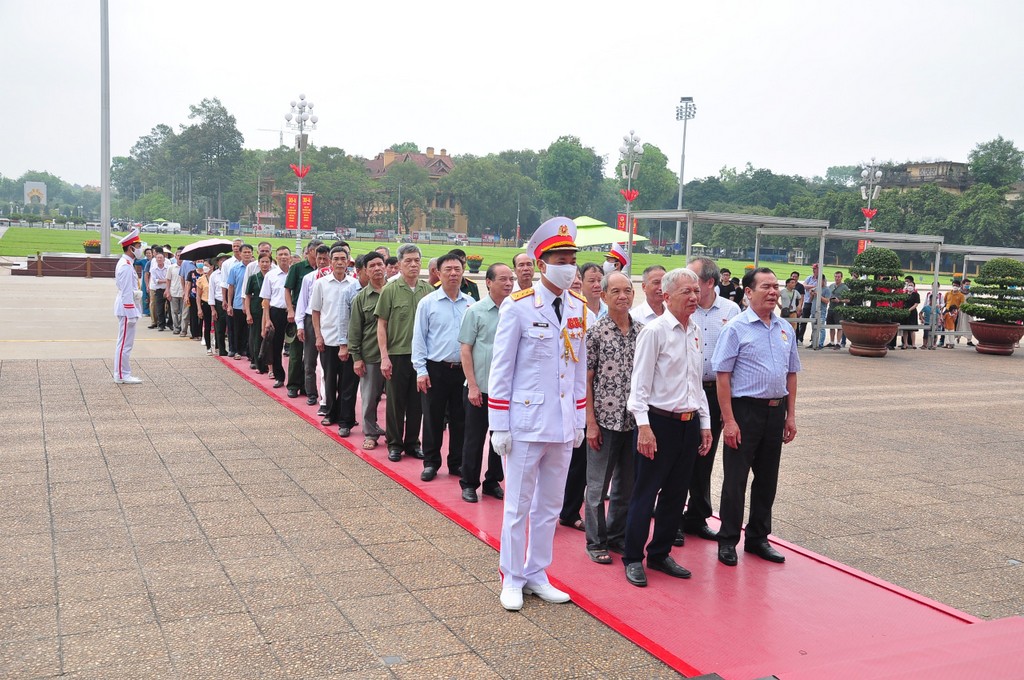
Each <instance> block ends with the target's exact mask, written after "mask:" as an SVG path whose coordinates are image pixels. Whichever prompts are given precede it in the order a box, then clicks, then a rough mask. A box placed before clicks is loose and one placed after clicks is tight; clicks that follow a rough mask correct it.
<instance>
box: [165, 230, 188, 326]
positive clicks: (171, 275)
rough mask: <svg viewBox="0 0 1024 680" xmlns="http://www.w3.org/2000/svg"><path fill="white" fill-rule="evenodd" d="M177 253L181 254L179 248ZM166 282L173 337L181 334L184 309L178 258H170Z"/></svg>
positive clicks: (183, 284)
mask: <svg viewBox="0 0 1024 680" xmlns="http://www.w3.org/2000/svg"><path fill="white" fill-rule="evenodd" d="M178 253H179V254H180V253H181V248H178ZM167 280H168V282H169V283H168V287H169V293H170V302H171V331H172V332H173V333H174V334H175V335H180V334H181V327H182V314H181V312H182V310H183V309H184V302H185V282H184V281H182V280H181V265H180V264H178V258H176V257H173V258H171V260H170V262H169V264H168V265H167Z"/></svg>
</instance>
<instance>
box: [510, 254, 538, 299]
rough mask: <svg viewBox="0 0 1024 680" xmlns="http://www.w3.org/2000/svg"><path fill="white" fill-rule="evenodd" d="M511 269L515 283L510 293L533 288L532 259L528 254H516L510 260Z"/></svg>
mask: <svg viewBox="0 0 1024 680" xmlns="http://www.w3.org/2000/svg"><path fill="white" fill-rule="evenodd" d="M512 269H513V270H514V271H515V273H516V283H515V285H514V286H512V292H513V293H515V292H516V291H520V290H526V289H527V288H532V287H533V274H534V270H533V257H532V256H531V255H530V254H529V253H517V254H516V256H515V257H513V258H512Z"/></svg>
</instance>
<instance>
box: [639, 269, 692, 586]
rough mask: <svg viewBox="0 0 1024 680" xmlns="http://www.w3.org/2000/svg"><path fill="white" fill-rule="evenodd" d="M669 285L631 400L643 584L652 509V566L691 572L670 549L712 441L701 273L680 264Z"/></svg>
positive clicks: (683, 574)
mask: <svg viewBox="0 0 1024 680" xmlns="http://www.w3.org/2000/svg"><path fill="white" fill-rule="evenodd" d="M661 287H662V291H663V295H664V298H665V307H666V309H665V314H663V315H661V316H660V317H658V318H657V319H655V320H654V321H652V322H651V323H650V324H648V325H646V326H644V328H643V330H641V331H640V335H639V336H638V337H637V341H636V354H635V357H634V359H633V376H632V380H631V382H630V390H629V401H628V402H627V407H628V408H629V410H630V412H631V413H632V414H633V417H634V418H636V424H637V438H636V452H637V457H636V479H635V481H634V483H633V497H632V499H631V500H630V502H629V514H628V516H627V518H626V549H625V552H624V553H623V556H622V561H623V563H624V564H625V565H626V580H627V581H629V582H630V583H631V584H633V585H634V586H638V587H641V588H643V587H645V586H646V585H647V574H646V573H645V571H644V564H643V557H644V543H645V542H647V537H648V535H649V534H650V533H651V529H650V527H651V516H652V515H653V516H654V532H653V535H651V540H650V542H649V543H647V566H648V567H649V568H651V569H654V570H656V571H660V572H663V573H665V574H668V575H669V576H673V577H675V578H690V572H689V570H687V569H684V568H683V567H682V566H680V565H679V564H677V563H676V561H675V560H673V559H672V557H671V555H669V553H670V552H671V550H672V541H673V540H674V539H675V536H676V530H677V529H678V528H679V518H680V517H681V516H682V512H683V502H684V500H685V499H686V490H687V489H688V488H689V485H690V476H691V475H692V473H693V463H694V459H695V458H696V457H697V456H698V455H700V456H705V455H707V453H708V451H709V450H710V449H711V419H710V416H709V414H708V400H707V397H706V396H705V394H704V390H703V388H702V387H701V380H700V377H701V372H702V365H703V356H702V353H701V338H700V329H699V327H698V326H697V324H696V322H695V321H694V320H693V319H692V318H691V317H692V316H693V313H694V312H695V311H696V309H697V301H698V300H699V299H700V280H699V279H698V278H697V275H696V274H694V273H693V272H692V271H690V270H689V269H673V270H672V271H670V272H668V273H667V274H665V277H664V278H663V279H662V281H661ZM655 500H657V508H655Z"/></svg>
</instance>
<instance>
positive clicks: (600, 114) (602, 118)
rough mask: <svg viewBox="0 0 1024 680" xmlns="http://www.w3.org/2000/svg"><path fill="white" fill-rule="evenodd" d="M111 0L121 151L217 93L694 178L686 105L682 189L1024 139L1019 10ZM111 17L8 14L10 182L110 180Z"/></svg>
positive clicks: (93, 9)
mask: <svg viewBox="0 0 1024 680" xmlns="http://www.w3.org/2000/svg"><path fill="white" fill-rule="evenodd" d="M109 2H110V42H111V50H110V62H111V110H112V113H111V137H112V140H111V146H112V148H111V155H112V156H119V155H128V152H129V149H130V148H131V146H132V144H134V143H135V141H136V140H137V139H138V138H139V137H140V136H142V135H144V134H147V133H148V132H149V131H150V130H151V129H152V128H153V126H154V125H157V124H159V123H165V124H168V125H171V126H173V127H175V128H176V129H177V127H178V126H179V125H180V124H182V123H186V122H187V117H188V107H189V105H190V104H197V103H199V102H200V101H201V100H202V99H203V98H204V97H219V98H220V99H221V101H223V103H224V104H225V106H226V107H227V109H228V111H230V112H231V113H232V114H233V115H234V116H235V117H236V119H237V123H238V129H239V130H240V131H241V132H242V134H243V135H244V136H245V146H246V147H248V148H263V149H269V148H272V147H274V146H276V145H277V142H278V136H279V132H278V131H279V130H280V129H281V127H282V125H283V123H284V114H285V113H286V112H287V111H288V108H289V101H290V100H292V99H295V98H297V96H298V95H299V93H305V94H306V96H307V97H308V98H309V99H310V100H311V101H313V102H314V103H315V105H316V108H315V110H314V112H315V113H317V114H319V116H320V124H319V127H318V129H317V130H316V131H315V132H314V133H312V138H311V141H312V143H314V144H317V145H332V146H338V147H341V148H344V149H345V150H346V151H347V152H349V153H352V154H358V155H362V156H365V157H368V158H370V157H373V156H374V155H376V154H377V153H378V152H379V151H381V150H382V149H384V148H385V147H387V146H388V145H390V144H392V143H397V142H404V141H412V142H416V143H417V144H419V146H420V148H421V149H425V148H426V147H428V146H433V147H435V148H436V149H441V148H445V149H447V150H448V152H449V153H451V154H461V153H472V154H477V155H483V154H486V153H489V152H498V151H502V150H505V149H524V148H529V149H543V148H546V147H547V146H548V145H549V144H550V143H551V142H552V141H554V140H555V139H556V138H557V137H559V136H560V135H575V136H577V137H579V138H580V139H581V140H582V142H583V144H585V145H587V146H591V147H593V148H594V149H595V150H596V151H597V152H598V153H599V154H602V155H606V156H607V157H608V158H609V159H610V161H611V162H612V163H614V161H615V160H616V159H617V156H618V152H617V149H618V147H619V145H620V144H621V143H622V135H623V134H625V133H628V132H629V130H630V129H634V130H636V133H637V134H638V135H639V136H640V137H641V138H642V139H643V141H645V142H651V143H653V144H656V145H657V146H659V147H660V148H661V149H662V151H664V152H665V154H666V155H667V156H668V157H669V159H670V163H669V165H670V167H672V168H673V170H675V171H676V172H678V170H679V155H680V150H681V146H682V138H683V125H682V123H679V122H676V120H675V105H676V104H677V103H678V101H679V98H680V97H681V96H684V95H689V96H692V97H693V98H694V100H695V102H696V104H697V117H696V119H694V120H692V121H690V123H689V127H688V136H687V148H686V178H687V179H691V178H693V177H705V176H708V175H715V174H717V173H718V170H719V169H720V168H721V167H723V166H729V167H737V168H740V169H742V168H743V167H744V165H745V164H746V163H747V162H748V161H749V162H750V163H752V164H753V165H754V166H756V167H766V168H770V169H771V170H773V171H775V172H778V173H785V174H799V175H804V176H808V177H810V176H814V175H824V174H825V171H826V169H827V168H828V167H829V166H830V165H843V164H849V163H858V162H863V161H867V160H869V159H870V158H872V157H873V156H874V157H877V158H878V159H879V160H889V159H892V160H895V161H905V160H923V159H947V160H955V161H966V160H967V154H968V153H969V152H970V150H971V149H972V148H973V147H974V146H975V144H977V143H978V142H982V141H986V140H989V139H992V138H994V137H995V136H996V135H1000V134H1001V135H1003V136H1004V137H1006V138H1008V139H1012V140H1014V141H1015V142H1016V143H1017V145H1018V146H1024V88H1022V87H1021V75H1020V74H1021V65H1022V63H1024V59H1022V56H1024V40H1021V39H1020V35H1019V34H1020V30H1021V26H1024V3H1018V2H1006V1H1005V0H1004V1H997V0H979V1H975V2H971V3H965V2H962V1H958V2H953V1H946V0H930V1H929V2H923V3H922V2H915V3H910V2H896V1H892V0H889V1H884V2H876V1H867V2H842V3H839V2H822V1H820V0H814V1H811V0H808V1H805V2H796V1H783V0H771V1H759V2H754V1H749V2H726V1H721V0H716V1H713V0H707V1H701V2H684V1H680V0H676V1H674V2H671V1H668V0H663V1H662V2H646V1H644V0H633V1H631V2H620V3H606V2H593V1H590V2H567V1H564V0H563V1H560V0H547V1H546V2H535V1H534V0H520V1H519V2H509V3H480V2H444V1H441V2H433V3H426V2H407V1H406V0H394V1H391V2H387V1H377V2H362V3H357V2H351V1H341V2H339V1H337V0H306V1H305V2H295V3H288V2H269V1H268V0H246V1H245V2H238V1H227V0H203V1H199V0H175V2H167V1H164V2H159V1H156V0H109ZM99 7H100V2H99V0H30V1H26V0H0V27H2V29H3V32H2V36H3V37H2V42H0V49H2V52H0V58H2V59H3V62H4V66H3V68H2V69H0V92H2V93H3V94H2V104H0V173H2V174H3V175H6V176H8V177H18V176H20V175H21V174H22V173H23V172H25V171H27V170H47V171H49V172H52V173H54V174H56V175H59V176H60V177H62V178H63V179H65V180H66V181H69V182H72V183H78V184H98V183H99V179H100V145H99V135H100V96H99V92H100V53H99V34H100V24H99ZM261 128H262V130H261ZM265 130H270V131H265Z"/></svg>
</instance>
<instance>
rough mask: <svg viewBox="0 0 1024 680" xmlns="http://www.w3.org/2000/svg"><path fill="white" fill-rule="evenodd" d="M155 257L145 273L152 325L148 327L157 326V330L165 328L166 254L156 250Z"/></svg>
mask: <svg viewBox="0 0 1024 680" xmlns="http://www.w3.org/2000/svg"><path fill="white" fill-rule="evenodd" d="M155 258H156V259H155V260H154V262H153V264H152V265H150V267H149V273H148V274H146V283H147V284H148V287H149V309H150V311H151V312H152V314H153V325H152V326H150V328H156V327H157V326H159V330H161V331H163V330H166V329H167V260H166V258H167V255H166V254H165V253H164V251H163V250H157V251H156V255H155Z"/></svg>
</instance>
